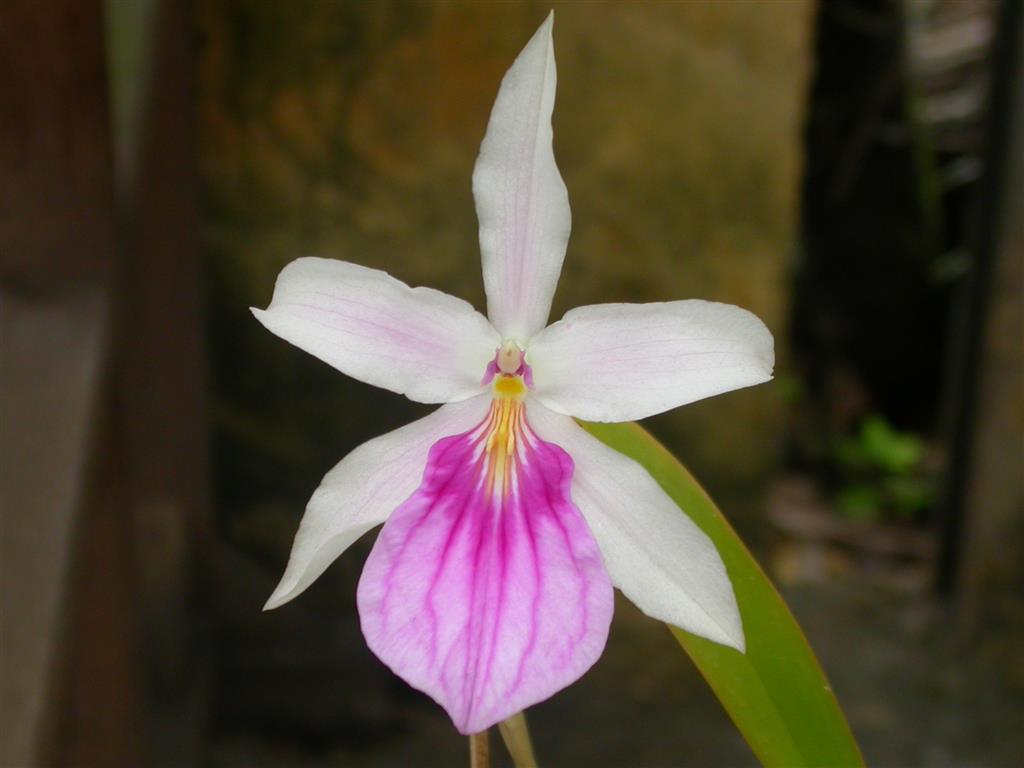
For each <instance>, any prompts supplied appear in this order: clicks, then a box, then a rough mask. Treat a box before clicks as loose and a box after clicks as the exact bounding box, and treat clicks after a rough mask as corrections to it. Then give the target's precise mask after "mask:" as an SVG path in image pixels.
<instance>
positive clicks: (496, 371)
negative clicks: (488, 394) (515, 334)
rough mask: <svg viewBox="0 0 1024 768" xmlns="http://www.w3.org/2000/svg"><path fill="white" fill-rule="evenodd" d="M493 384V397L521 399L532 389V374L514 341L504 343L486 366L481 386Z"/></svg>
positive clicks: (521, 351) (520, 349)
mask: <svg viewBox="0 0 1024 768" xmlns="http://www.w3.org/2000/svg"><path fill="white" fill-rule="evenodd" d="M492 382H493V385H494V386H493V388H494V396H495V397H496V398H498V397H522V396H523V395H525V394H526V391H527V389H529V388H531V387H533V372H532V371H531V370H530V365H529V363H527V362H526V358H525V356H524V355H523V350H522V348H521V347H520V346H519V345H518V344H516V343H515V342H514V341H506V342H505V343H504V344H502V345H501V346H500V347H498V348H497V349H496V350H495V351H494V359H493V360H491V362H489V363H488V364H487V370H486V371H484V377H483V379H482V380H481V381H480V383H481V384H483V385H485V386H486V385H487V384H491V383H492Z"/></svg>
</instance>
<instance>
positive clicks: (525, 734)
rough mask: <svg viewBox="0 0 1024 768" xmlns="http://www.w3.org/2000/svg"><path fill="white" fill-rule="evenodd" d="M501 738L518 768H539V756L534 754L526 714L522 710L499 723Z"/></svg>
mask: <svg viewBox="0 0 1024 768" xmlns="http://www.w3.org/2000/svg"><path fill="white" fill-rule="evenodd" d="M498 729H499V730H500V731H501V738H502V739H504V740H505V746H506V747H507V748H508V753H509V754H510V755H512V762H513V764H514V765H515V767H516V768H537V758H536V756H534V754H533V744H532V743H531V742H530V729H529V728H528V727H527V725H526V715H525V714H524V713H522V712H519V713H518V714H515V715H512V717H510V718H508V719H507V720H502V721H501V722H500V723H498Z"/></svg>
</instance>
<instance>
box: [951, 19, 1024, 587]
mask: <svg viewBox="0 0 1024 768" xmlns="http://www.w3.org/2000/svg"><path fill="white" fill-rule="evenodd" d="M1022 5H1024V3H1022V2H1021V0H1003V2H1002V4H1001V6H1000V9H999V13H998V19H997V22H996V40H995V48H994V54H993V60H992V80H991V85H990V90H989V97H988V103H989V108H988V116H987V121H986V122H987V127H986V141H985V152H984V175H983V177H982V181H981V184H980V189H979V194H978V200H977V208H976V210H975V213H974V216H975V218H974V222H973V227H974V242H975V247H974V254H973V256H974V259H973V263H972V269H971V273H970V275H969V277H968V279H967V281H966V284H965V286H964V288H963V293H962V295H961V297H960V301H959V305H958V307H957V315H956V317H955V318H954V323H953V326H952V327H953V332H954V333H955V334H956V336H955V337H954V339H953V349H952V353H951V358H950V365H949V369H948V374H947V376H948V379H947V386H946V391H947V393H948V396H947V403H949V408H950V411H949V414H950V415H949V427H948V436H949V438H948V440H949V442H948V444H949V458H948V467H947V472H946V484H945V492H944V496H943V504H942V517H941V542H940V553H939V568H938V573H937V587H938V590H939V592H940V593H941V594H944V595H950V594H952V593H953V592H954V591H955V589H956V587H957V585H958V583H959V579H960V560H961V554H962V552H963V546H964V541H963V539H964V537H965V535H966V534H967V532H968V531H967V529H968V526H967V524H966V516H967V514H968V512H969V510H968V509H967V504H968V491H969V485H970V482H971V473H972V469H973V466H974V462H975V458H976V457H975V438H976V431H975V422H976V419H977V415H978V397H979V387H980V384H981V371H982V368H983V349H984V338H985V329H986V325H987V322H988V319H989V304H990V296H991V293H992V281H993V274H994V273H995V271H996V264H997V259H998V257H999V254H1000V247H1001V238H1002V236H1003V234H1004V233H1005V231H1006V227H1007V226H1012V224H1011V225H1008V224H1007V210H1008V209H1007V205H1008V201H1009V199H1010V193H1011V190H1010V186H1009V178H1010V177H1009V172H1010V161H1011V158H1012V157H1013V155H1014V153H1013V152H1012V146H1011V143H1012V142H1016V143H1018V144H1019V142H1020V135H1019V134H1016V135H1015V133H1014V126H1015V125H1016V130H1017V131H1019V130H1020V123H1019V118H1016V119H1015V116H1016V115H1017V114H1019V110H1020V109H1021V105H1020V103H1019V100H1018V99H1019V93H1018V91H1019V83H1020V77H1021V38H1022V36H1024V27H1022V24H1024V20H1022V10H1021V9H1022ZM1018 151H1019V149H1018ZM1018 331H1019V329H1018Z"/></svg>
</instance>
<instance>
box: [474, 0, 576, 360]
mask: <svg viewBox="0 0 1024 768" xmlns="http://www.w3.org/2000/svg"><path fill="white" fill-rule="evenodd" d="M553 23H554V12H552V13H550V14H548V17H547V19H545V21H544V23H543V24H541V25H540V28H539V29H538V30H537V32H536V33H535V34H534V35H533V37H532V38H531V39H530V41H529V42H528V43H527V44H526V47H525V48H523V50H522V52H521V53H520V54H519V56H518V58H516V60H515V62H514V63H513V64H512V66H511V67H510V68H509V70H508V72H506V74H505V77H504V78H503V79H502V81H501V87H500V88H499V90H498V96H497V99H495V102H494V108H493V109H492V111H491V118H490V121H489V122H488V124H487V132H486V135H485V136H484V140H483V143H482V144H481V145H480V155H479V157H478V158H477V161H476V167H475V168H474V169H473V197H474V199H475V201H476V211H477V218H478V219H479V221H480V253H481V257H482V262H483V275H484V288H485V289H486V292H487V311H488V316H489V317H490V318H491V321H492V322H493V323H494V326H495V327H496V328H497V329H498V330H499V331H500V332H501V334H502V336H503V337H504V338H506V339H509V338H511V339H517V340H519V341H526V340H527V339H529V338H530V336H532V335H533V334H534V333H536V332H537V331H539V330H540V329H541V328H543V327H544V325H545V324H546V323H547V318H548V313H549V312H550V311H551V300H552V297H553V296H554V293H555V285H556V283H557V282H558V276H559V274H560V273H561V271H562V261H563V260H564V259H565V249H566V245H567V243H568V241H569V230H570V229H571V227H572V214H571V213H570V210H569V194H568V192H567V191H566V188H565V183H564V182H563V181H562V176H561V174H560V173H559V172H558V166H557V165H556V164H555V155H554V151H553V149H552V140H553V138H554V135H553V133H552V129H551V114H552V111H553V110H554V106H555V84H556V79H557V78H556V71H555V54H554V46H553V42H552V37H551V30H552V25H553Z"/></svg>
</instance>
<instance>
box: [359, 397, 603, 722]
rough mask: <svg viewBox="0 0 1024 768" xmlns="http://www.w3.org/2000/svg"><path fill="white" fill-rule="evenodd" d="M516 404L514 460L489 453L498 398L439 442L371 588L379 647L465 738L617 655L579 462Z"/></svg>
mask: <svg viewBox="0 0 1024 768" xmlns="http://www.w3.org/2000/svg"><path fill="white" fill-rule="evenodd" d="M511 407H512V408H513V410H514V411H515V413H513V414H512V415H511V417H510V418H511V423H513V425H514V426H513V428H512V431H514V432H515V434H514V435H513V438H514V441H515V445H514V447H513V448H512V450H511V451H509V452H508V455H507V460H508V461H507V463H502V461H501V460H500V458H499V459H496V458H495V451H492V450H488V445H489V444H490V445H492V446H493V445H494V440H493V439H491V436H492V435H494V434H495V432H497V433H498V436H499V438H501V440H505V439H506V438H507V436H508V434H509V433H510V432H509V431H502V430H501V427H500V424H501V423H502V422H501V414H500V411H501V408H502V406H501V403H500V401H496V402H495V406H494V408H493V409H492V413H491V416H490V418H489V419H488V420H487V421H485V422H484V423H483V424H481V425H480V426H479V427H478V428H476V429H474V430H472V431H470V432H467V433H465V434H462V435H457V436H454V437H449V438H445V439H443V440H440V441H439V442H438V443H437V444H435V445H434V447H433V448H432V449H431V451H430V456H429V459H428V462H427V468H426V471H425V473H424V478H423V483H422V485H421V486H420V488H419V489H418V490H417V491H416V492H415V493H414V494H413V495H412V497H410V499H409V500H408V501H406V502H405V503H404V504H403V505H401V506H400V507H399V508H398V509H397V510H396V511H395V512H394V514H393V515H392V516H391V518H390V519H389V520H388V521H387V523H386V524H385V526H384V528H383V530H382V531H381V534H380V537H379V538H378V539H377V542H376V544H375V545H374V548H373V551H372V552H371V553H370V556H369V558H368V559H367V561H366V566H365V568H364V570H363V574H362V578H361V579H360V582H359V590H358V602H359V614H360V620H361V622H362V629H363V634H364V635H365V637H366V641H367V643H368V645H369V646H370V648H371V650H373V652H374V653H376V654H377V655H378V656H379V657H380V658H381V660H382V661H384V663H385V664H387V665H388V666H389V667H390V668H391V669H392V670H393V671H394V672H395V673H396V674H398V675H399V676H400V677H402V678H403V679H405V680H406V681H407V682H408V683H409V684H410V685H412V686H414V687H416V688H418V689H420V690H422V691H424V692H425V693H427V694H428V695H430V696H431V697H433V698H434V699H435V700H436V701H437V702H438V703H439V704H441V706H443V707H444V708H445V709H446V710H447V711H448V713H449V715H450V716H451V718H452V721H453V722H454V723H455V726H456V727H457V728H458V729H459V731H461V732H462V733H474V732H477V731H481V730H484V729H486V728H488V727H489V726H491V725H493V724H494V723H496V722H498V721H500V720H502V719H504V718H506V717H509V716H510V715H512V714H514V713H516V712H518V711H520V710H522V709H524V708H525V707H527V706H529V705H531V704H534V703H536V702H538V701H541V700H543V699H546V698H548V697H549V696H551V695H552V694H554V693H555V692H557V691H559V690H560V689H562V688H564V687H566V686H567V685H569V684H570V683H572V682H574V681H575V680H577V679H578V678H579V677H580V676H581V675H582V674H583V673H584V672H586V670H587V669H589V668H590V666H591V665H592V664H593V663H594V662H595V661H596V660H597V659H598V657H599V656H600V654H601V652H602V650H603V649H604V645H605V641H606V640H607V636H608V627H609V624H610V622H611V617H612V610H613V599H612V586H611V582H610V580H609V578H608V574H607V572H606V571H605V568H604V564H603V562H602V560H601V555H600V552H599V550H598V548H597V544H596V543H595V541H594V538H593V536H592V535H591V533H590V530H589V529H588V527H587V524H586V522H585V521H584V520H583V517H582V515H581V514H580V512H579V510H578V509H577V508H576V507H575V506H574V505H573V503H572V501H571V499H570V496H569V491H570V484H571V479H572V472H573V463H572V459H571V458H570V457H569V455H568V454H567V453H566V452H565V451H563V450H562V449H561V448H559V447H558V446H557V445H554V444H553V443H546V442H544V441H542V440H540V439H539V438H537V437H536V435H535V434H533V433H532V431H531V430H530V429H529V427H528V426H527V425H526V424H525V421H524V420H523V413H522V410H521V409H520V407H519V405H518V404H515V405H513V406H511ZM496 414H497V415H496ZM504 423H505V424H506V425H507V424H509V423H510V421H509V418H508V417H507V416H506V421H505V422H504ZM508 445H510V446H511V443H509V444H508ZM497 453H499V454H500V453H501V451H497ZM502 467H508V471H505V472H503V471H502ZM503 489H507V492H503Z"/></svg>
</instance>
